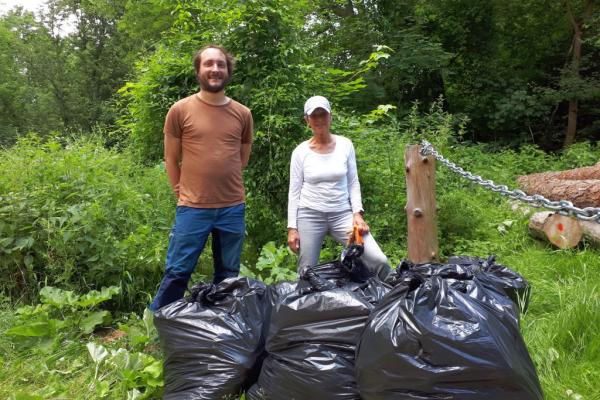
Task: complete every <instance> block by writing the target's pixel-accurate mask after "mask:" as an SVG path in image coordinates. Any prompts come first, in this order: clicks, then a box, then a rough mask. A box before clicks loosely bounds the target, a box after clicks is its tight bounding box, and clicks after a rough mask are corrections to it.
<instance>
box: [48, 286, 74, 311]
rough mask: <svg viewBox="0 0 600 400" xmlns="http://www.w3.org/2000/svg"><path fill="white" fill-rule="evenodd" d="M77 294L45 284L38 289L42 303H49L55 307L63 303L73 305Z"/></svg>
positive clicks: (63, 304) (61, 305)
mask: <svg viewBox="0 0 600 400" xmlns="http://www.w3.org/2000/svg"><path fill="white" fill-rule="evenodd" d="M78 297H79V296H77V295H75V294H74V293H73V292H72V291H70V290H62V289H59V288H55V287H52V286H45V287H43V288H42V290H40V298H41V301H42V303H44V304H51V305H54V306H57V307H63V306H65V305H73V304H75V302H76V301H77V299H78Z"/></svg>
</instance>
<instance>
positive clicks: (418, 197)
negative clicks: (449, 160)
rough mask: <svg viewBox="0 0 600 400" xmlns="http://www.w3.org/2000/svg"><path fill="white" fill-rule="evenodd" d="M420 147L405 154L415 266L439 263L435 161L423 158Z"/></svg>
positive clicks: (411, 256) (411, 255)
mask: <svg viewBox="0 0 600 400" xmlns="http://www.w3.org/2000/svg"><path fill="white" fill-rule="evenodd" d="M420 151H421V146H420V145H413V146H408V147H407V148H406V151H405V152H404V162H405V170H406V195H407V201H406V208H405V209H406V215H407V220H408V259H409V260H410V261H412V262H414V263H425V262H431V261H438V260H439V256H438V236H437V215H436V214H437V210H436V205H435V159H434V158H433V156H422V155H421V153H420Z"/></svg>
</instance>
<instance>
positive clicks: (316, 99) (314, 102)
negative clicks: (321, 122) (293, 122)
mask: <svg viewBox="0 0 600 400" xmlns="http://www.w3.org/2000/svg"><path fill="white" fill-rule="evenodd" d="M317 108H322V109H324V110H325V111H327V112H328V113H329V114H331V105H330V104H329V100H327V99H326V98H325V97H323V96H313V97H311V98H310V99H308V100H306V103H304V115H311V114H312V113H313V112H314V111H315V110H316V109H317Z"/></svg>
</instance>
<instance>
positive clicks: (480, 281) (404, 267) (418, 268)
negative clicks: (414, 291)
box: [388, 260, 520, 323]
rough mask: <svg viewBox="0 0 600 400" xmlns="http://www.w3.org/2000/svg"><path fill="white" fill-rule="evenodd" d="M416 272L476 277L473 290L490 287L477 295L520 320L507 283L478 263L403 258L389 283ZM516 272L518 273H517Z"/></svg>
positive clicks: (421, 274) (443, 275)
mask: <svg viewBox="0 0 600 400" xmlns="http://www.w3.org/2000/svg"><path fill="white" fill-rule="evenodd" d="M415 274H418V275H419V276H420V277H422V278H431V277H433V276H440V277H442V278H451V279H459V280H469V279H474V280H475V281H477V285H471V286H469V288H470V289H471V290H477V288H478V287H480V286H482V287H485V288H488V289H490V290H488V291H485V292H481V293H478V294H476V295H477V296H484V297H482V300H486V301H487V302H488V304H490V305H494V306H495V307H496V308H498V310H500V311H502V310H504V311H506V312H508V313H509V315H510V316H512V317H514V318H515V320H516V321H517V323H518V321H519V314H520V307H519V305H518V304H517V303H515V302H514V301H513V300H512V298H511V297H509V296H508V294H507V293H506V291H507V290H510V289H507V288H506V287H505V285H502V284H501V282H499V281H498V280H497V279H496V278H495V277H493V276H491V274H489V273H488V272H486V271H484V270H483V269H482V268H481V266H480V265H479V264H477V263H466V264H439V263H424V264H413V263H411V262H410V261H407V260H403V261H402V262H401V263H400V264H399V265H398V267H397V268H396V270H395V271H394V272H393V273H392V274H391V275H390V276H389V277H388V283H389V284H391V285H392V286H396V285H397V284H398V283H399V282H402V281H403V280H405V279H409V280H410V279H412V278H413V277H414V275H415ZM514 274H515V275H518V274H516V273H514ZM519 276H520V275H519ZM485 296H487V297H485Z"/></svg>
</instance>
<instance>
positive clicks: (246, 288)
mask: <svg viewBox="0 0 600 400" xmlns="http://www.w3.org/2000/svg"><path fill="white" fill-rule="evenodd" d="M191 292H192V294H191V297H190V298H189V299H182V300H179V301H176V302H174V303H172V304H169V305H167V306H165V307H162V308H161V309H159V310H158V311H157V312H156V313H155V314H154V324H155V325H156V328H157V330H158V334H159V338H160V343H161V347H162V349H163V352H164V355H165V360H164V376H165V391H164V397H163V398H164V399H165V400H175V399H177V400H187V399H190V400H191V399H194V400H217V399H218V400H221V399H222V398H223V397H225V396H232V395H237V394H239V393H240V392H241V391H242V390H244V389H246V388H248V387H249V386H251V385H252V384H253V383H254V382H255V381H256V379H257V377H258V373H259V371H260V362H261V361H262V356H263V352H264V338H265V332H263V328H264V320H265V316H266V313H267V312H268V309H269V307H268V303H267V301H266V300H267V299H266V296H265V295H266V287H265V285H264V284H263V283H262V282H259V281H255V280H252V279H248V278H244V277H238V278H228V279H225V280H224V281H222V282H220V283H218V284H216V285H215V284H212V283H211V284H207V283H201V284H198V285H196V286H194V287H193V288H192V289H191Z"/></svg>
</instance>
